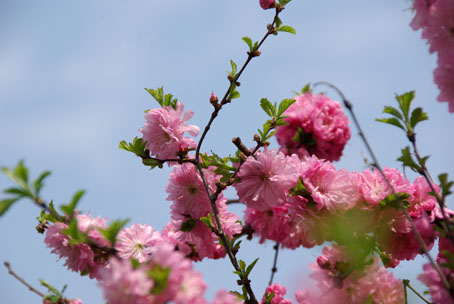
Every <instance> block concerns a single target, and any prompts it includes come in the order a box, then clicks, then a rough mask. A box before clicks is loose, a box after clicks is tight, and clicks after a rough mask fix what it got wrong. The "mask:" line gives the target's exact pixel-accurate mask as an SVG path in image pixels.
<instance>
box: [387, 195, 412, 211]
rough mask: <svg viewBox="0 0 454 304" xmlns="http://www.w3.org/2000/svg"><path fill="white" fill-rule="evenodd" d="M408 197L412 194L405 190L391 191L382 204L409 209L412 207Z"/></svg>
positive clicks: (399, 208)
mask: <svg viewBox="0 0 454 304" xmlns="http://www.w3.org/2000/svg"><path fill="white" fill-rule="evenodd" d="M408 198H410V194H408V193H405V192H399V193H391V194H389V195H388V196H387V197H385V198H384V199H383V200H382V201H380V206H381V207H382V208H385V207H391V208H395V209H397V210H403V209H407V208H409V207H410V202H409V201H408Z"/></svg>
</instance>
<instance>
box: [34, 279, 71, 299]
mask: <svg viewBox="0 0 454 304" xmlns="http://www.w3.org/2000/svg"><path fill="white" fill-rule="evenodd" d="M39 282H40V283H41V285H42V286H44V287H46V288H47V290H48V293H47V294H46V295H45V296H44V297H43V299H42V300H43V303H44V301H49V302H50V303H51V304H60V303H66V302H65V301H64V297H63V294H64V292H65V290H66V287H67V286H66V285H64V286H63V288H62V290H61V291H58V290H57V288H55V287H53V286H52V285H50V284H49V283H48V282H46V281H45V280H42V279H41V280H39Z"/></svg>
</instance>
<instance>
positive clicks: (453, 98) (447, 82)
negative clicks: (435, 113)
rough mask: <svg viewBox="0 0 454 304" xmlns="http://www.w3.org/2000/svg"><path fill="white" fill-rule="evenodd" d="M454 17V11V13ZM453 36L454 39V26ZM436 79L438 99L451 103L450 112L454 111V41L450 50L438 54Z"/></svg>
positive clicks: (435, 71)
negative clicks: (438, 91) (438, 92)
mask: <svg viewBox="0 0 454 304" xmlns="http://www.w3.org/2000/svg"><path fill="white" fill-rule="evenodd" d="M453 18H454V13H453ZM452 31H453V34H452V36H453V38H452V40H453V41H454V27H453V29H452ZM434 80H435V83H436V84H437V86H438V88H439V89H440V95H438V98H437V100H438V101H440V102H448V103H449V112H451V113H453V112H454V42H453V46H452V47H451V49H450V50H448V51H446V52H444V53H439V54H438V67H437V68H436V69H435V70H434Z"/></svg>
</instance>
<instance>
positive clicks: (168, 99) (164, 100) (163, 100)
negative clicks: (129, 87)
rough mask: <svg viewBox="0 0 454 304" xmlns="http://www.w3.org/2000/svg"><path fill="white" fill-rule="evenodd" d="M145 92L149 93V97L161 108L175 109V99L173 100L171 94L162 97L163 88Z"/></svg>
mask: <svg viewBox="0 0 454 304" xmlns="http://www.w3.org/2000/svg"><path fill="white" fill-rule="evenodd" d="M145 91H147V92H148V93H150V95H151V96H153V98H154V99H155V100H156V101H157V102H158V103H159V105H160V106H161V107H167V106H171V107H172V108H174V109H176V108H177V102H178V99H177V98H173V95H172V94H165V95H164V87H160V88H157V89H156V90H155V89H147V88H145Z"/></svg>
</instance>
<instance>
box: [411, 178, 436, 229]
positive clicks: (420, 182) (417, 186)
mask: <svg viewBox="0 0 454 304" xmlns="http://www.w3.org/2000/svg"><path fill="white" fill-rule="evenodd" d="M432 186H433V187H434V188H435V191H436V192H437V193H438V192H440V187H438V185H436V184H432ZM413 188H414V190H415V192H414V193H413V197H412V199H411V201H410V203H411V205H410V208H409V209H408V212H409V213H410V215H411V216H412V217H420V216H421V214H422V213H423V212H431V211H432V210H433V209H434V208H435V207H436V205H437V200H436V198H435V197H434V196H433V195H431V194H429V192H431V191H432V189H431V188H430V186H429V184H428V183H427V181H426V179H425V178H424V177H422V176H419V177H417V178H416V179H415V180H414V182H413ZM432 221H433V219H432Z"/></svg>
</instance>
